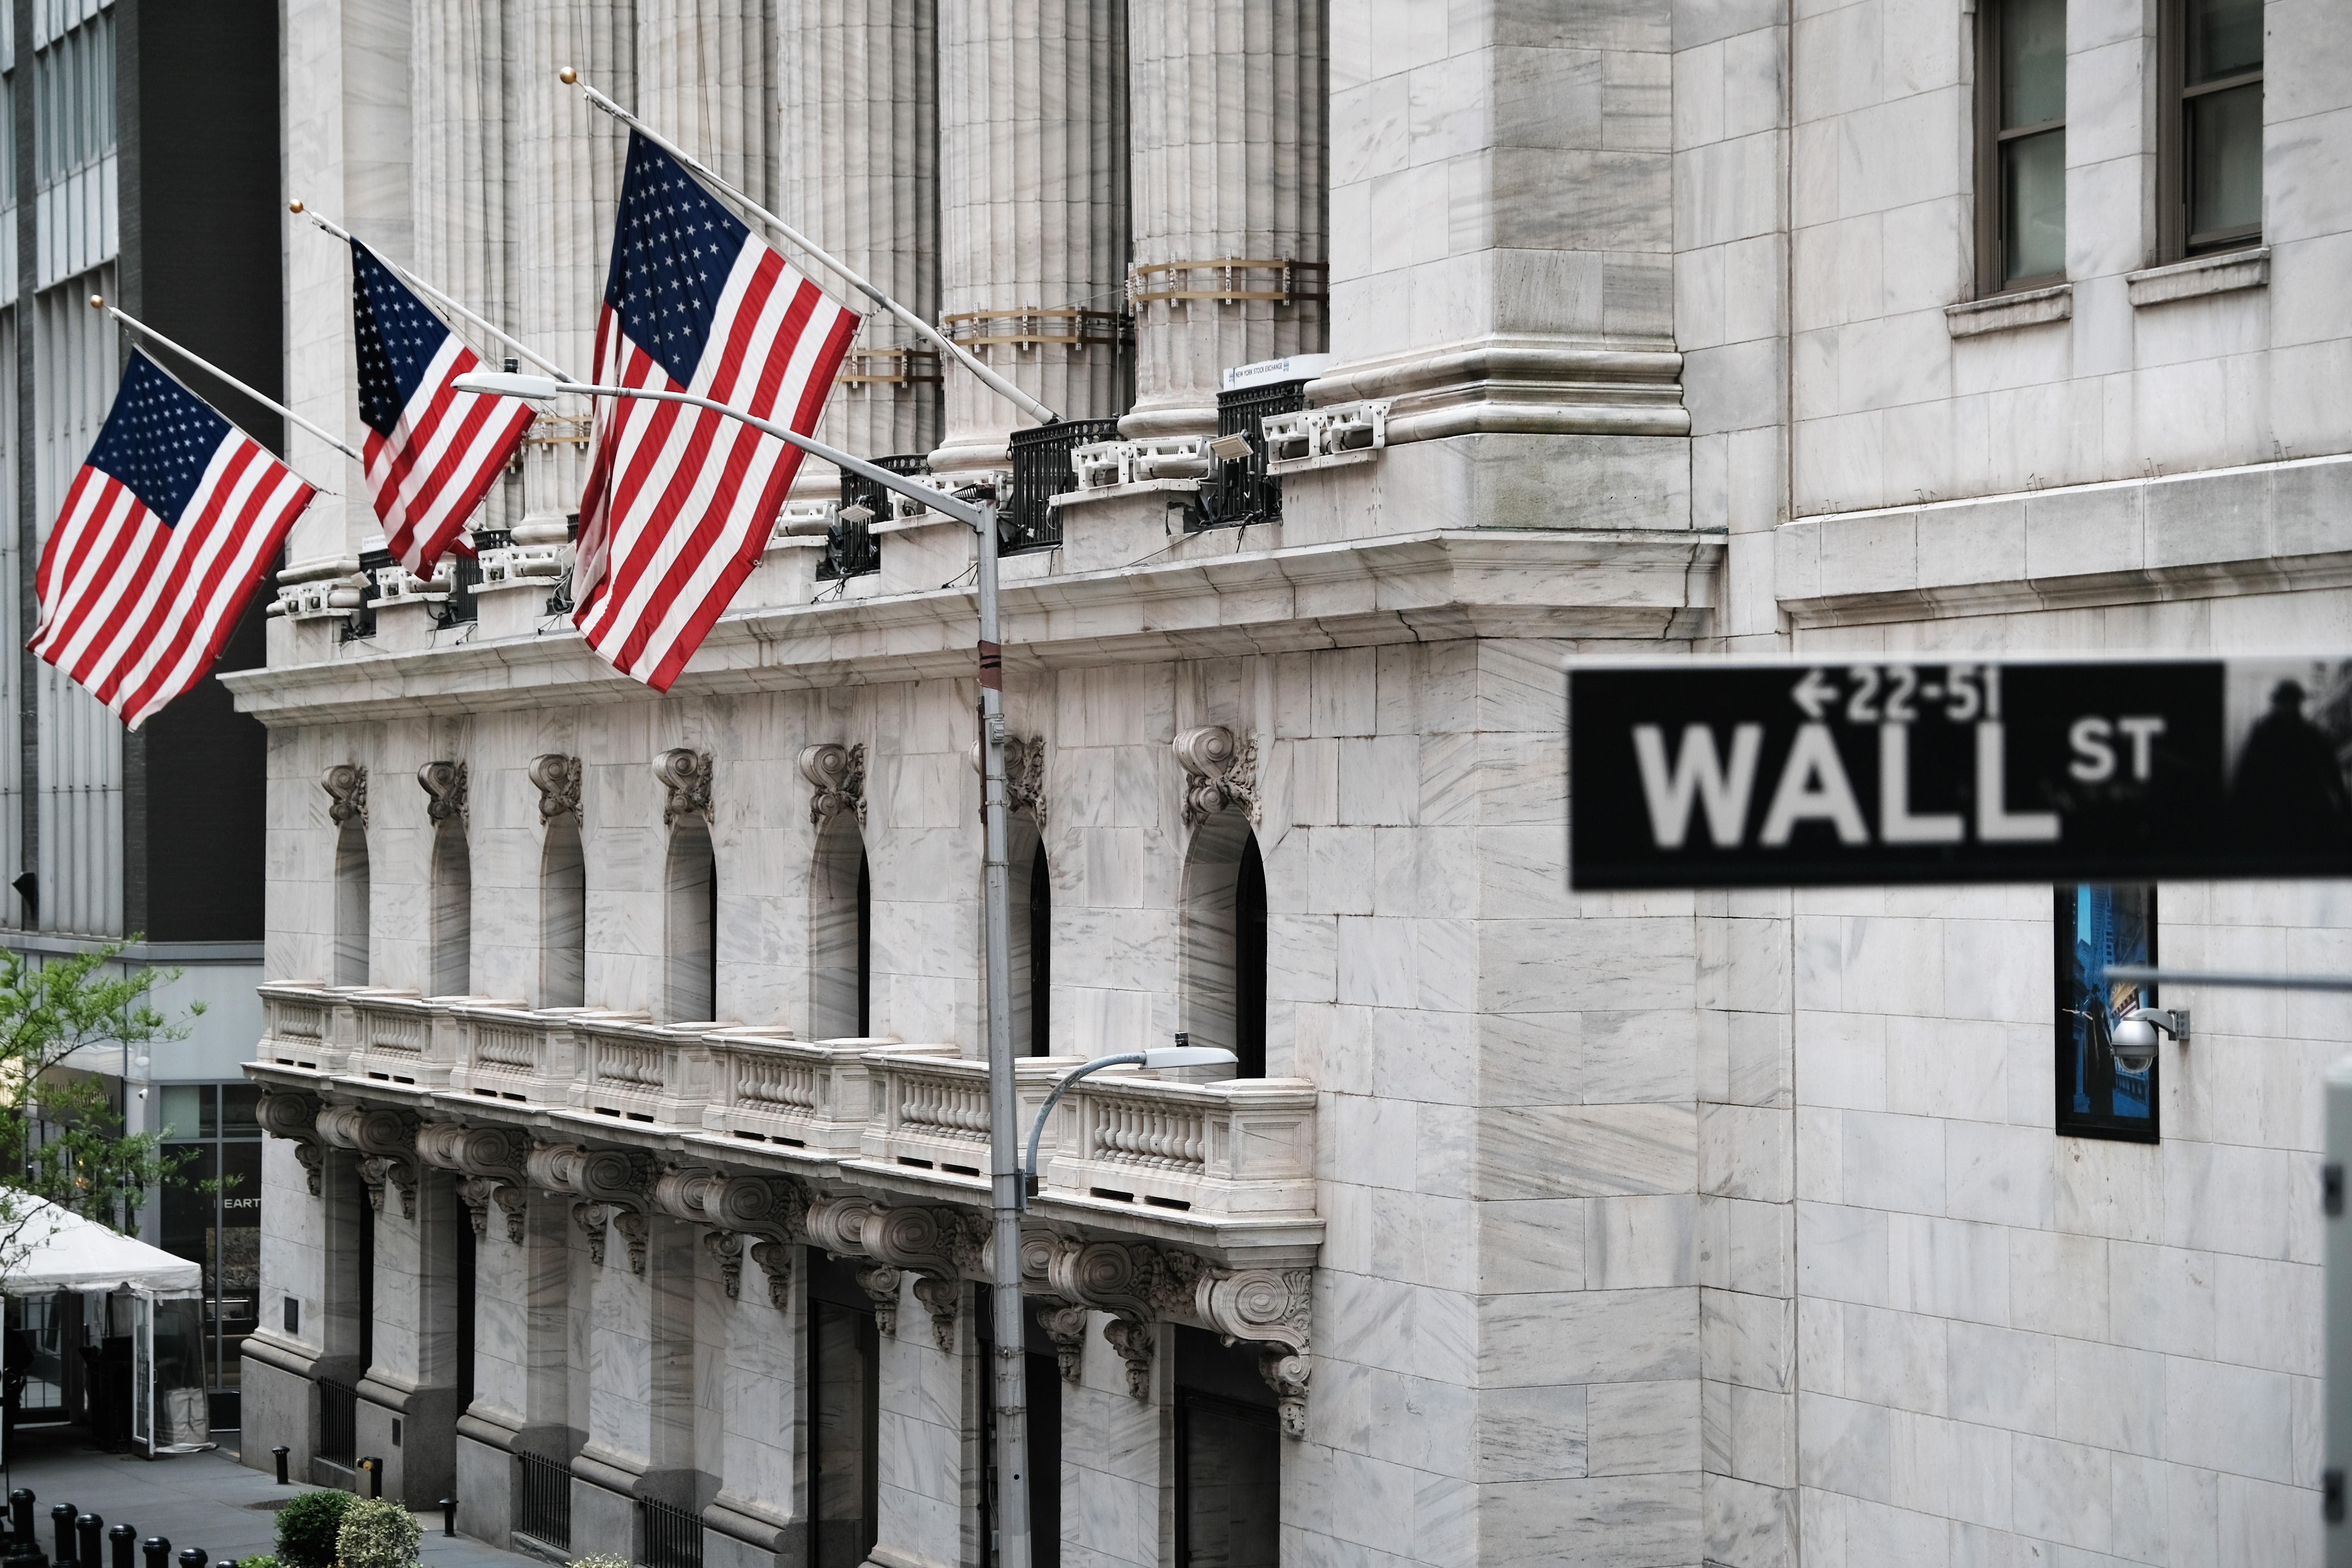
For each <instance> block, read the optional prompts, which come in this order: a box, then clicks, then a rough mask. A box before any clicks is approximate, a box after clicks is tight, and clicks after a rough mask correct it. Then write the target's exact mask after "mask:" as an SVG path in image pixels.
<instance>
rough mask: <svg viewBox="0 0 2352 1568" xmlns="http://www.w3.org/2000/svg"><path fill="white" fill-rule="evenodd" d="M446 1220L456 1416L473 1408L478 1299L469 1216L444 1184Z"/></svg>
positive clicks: (450, 1187) (454, 1190)
mask: <svg viewBox="0 0 2352 1568" xmlns="http://www.w3.org/2000/svg"><path fill="white" fill-rule="evenodd" d="M447 1190H448V1194H449V1218H450V1221H451V1223H453V1224H454V1225H456V1226H457V1232H456V1235H457V1248H456V1250H457V1289H456V1291H455V1292H454V1293H453V1294H454V1296H455V1298H456V1299H455V1300H452V1301H451V1302H450V1309H451V1310H450V1316H451V1317H452V1318H453V1319H454V1320H455V1322H454V1324H453V1325H452V1326H453V1327H455V1328H456V1330H457V1333H456V1336H455V1338H456V1340H457V1355H456V1357H455V1358H454V1359H455V1360H456V1362H457V1414H458V1415H464V1414H465V1413H466V1412H467V1411H468V1410H470V1409H472V1408H473V1405H474V1393H475V1389H474V1310H475V1302H476V1301H477V1300H478V1284H477V1279H478V1275H477V1273H476V1265H477V1264H478V1261H479V1260H478V1258H476V1256H475V1253H474V1247H475V1237H474V1221H473V1215H470V1214H469V1213H467V1209H466V1200H465V1199H464V1198H463V1197H461V1196H459V1195H458V1190H457V1183H456V1182H451V1183H449V1184H448V1188H447Z"/></svg>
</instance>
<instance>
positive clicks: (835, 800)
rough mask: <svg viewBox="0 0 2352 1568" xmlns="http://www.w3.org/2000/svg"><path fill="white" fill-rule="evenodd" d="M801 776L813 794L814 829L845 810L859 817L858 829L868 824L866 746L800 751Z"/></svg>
mask: <svg viewBox="0 0 2352 1568" xmlns="http://www.w3.org/2000/svg"><path fill="white" fill-rule="evenodd" d="M801 777H803V778H804V779H806V780H808V782H809V784H810V787H811V789H812V791H813V792H814V793H812V794H811V795H810V796H809V823H810V825H811V826H815V825H816V824H818V823H821V822H823V821H824V819H825V818H826V817H828V816H839V815H840V814H841V813H843V812H845V811H854V812H856V814H857V822H858V826H861V827H862V826H865V823H866V747H865V745H864V743H863V742H861V743H859V744H857V745H855V746H844V745H839V744H834V743H828V744H825V745H822V746H803V747H802V748H801Z"/></svg>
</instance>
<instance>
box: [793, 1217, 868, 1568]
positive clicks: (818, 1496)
mask: <svg viewBox="0 0 2352 1568" xmlns="http://www.w3.org/2000/svg"><path fill="white" fill-rule="evenodd" d="M802 1257H803V1258H804V1259H805V1260H806V1268H807V1271H808V1292H809V1301H808V1322H809V1380H808V1390H809V1395H808V1397H809V1415H808V1421H809V1436H810V1441H809V1460H810V1468H809V1537H810V1541H809V1562H810V1563H811V1564H812V1565H813V1568H858V1565H859V1564H860V1563H864V1562H865V1561H866V1553H867V1552H872V1551H873V1550H874V1542H875V1540H876V1538H877V1536H878V1535H879V1534H880V1531H881V1507H880V1502H879V1497H878V1491H877V1477H878V1473H879V1471H878V1462H879V1454H878V1450H877V1435H878V1433H879V1431H880V1426H881V1389H882V1377H881V1371H882V1367H881V1357H882V1342H881V1337H880V1334H879V1333H878V1331H877V1329H876V1327H875V1323H874V1313H873V1310H872V1308H871V1307H870V1306H869V1305H866V1304H865V1302H866V1298H865V1296H864V1294H863V1292H861V1291H860V1290H859V1289H858V1288H857V1284H856V1280H855V1279H853V1278H852V1277H851V1276H850V1273H849V1270H848V1269H847V1268H845V1267H844V1266H843V1265H841V1264H838V1263H835V1262H834V1261H833V1260H832V1259H830V1258H822V1257H820V1255H819V1254H817V1253H816V1252H815V1251H814V1249H811V1250H808V1251H805V1252H803V1254H802Z"/></svg>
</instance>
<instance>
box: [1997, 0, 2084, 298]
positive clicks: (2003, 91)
mask: <svg viewBox="0 0 2352 1568" xmlns="http://www.w3.org/2000/svg"><path fill="white" fill-rule="evenodd" d="M1981 16H1982V17H1983V20H1982V22H1981V23H1980V33H1979V55H1978V83H1977V90H1978V95H1979V96H1978V125H1977V134H1978V142H1979V152H1978V163H1977V204H1978V209H1979V210H1978V230H1979V233H1978V268H1979V278H1980V279H1981V280H1982V281H1981V283H1980V285H1979V292H1983V293H1993V292H1998V291H1999V290H2000V289H2007V288H2015V287H2020V286H2032V285H2036V284H2042V283H2052V282H2056V281H2058V280H2060V279H2063V278H2064V277H2065V275H2066V5H2065V0H1986V5H1985V6H1984V9H1983V11H1982V13H1981Z"/></svg>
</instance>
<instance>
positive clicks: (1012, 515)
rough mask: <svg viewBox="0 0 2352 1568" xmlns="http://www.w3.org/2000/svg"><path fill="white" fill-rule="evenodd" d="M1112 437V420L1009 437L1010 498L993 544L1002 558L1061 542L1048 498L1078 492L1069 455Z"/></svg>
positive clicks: (1018, 432)
mask: <svg viewBox="0 0 2352 1568" xmlns="http://www.w3.org/2000/svg"><path fill="white" fill-rule="evenodd" d="M1116 439H1118V420H1116V419H1065V420H1063V421H1061V422H1060V423H1059V424H1055V425H1040V426H1034V427H1033V428H1031V429H1027V430H1015V431H1014V432H1013V440H1012V451H1013V494H1012V496H1011V498H1010V499H1009V500H1007V501H1006V503H1005V504H1004V506H1003V507H1002V508H1000V509H999V510H998V512H997V522H996V526H997V538H998V540H999V541H1000V542H1002V544H1003V548H1004V550H1005V551H1006V552H1015V551H1022V550H1050V549H1052V548H1053V547H1054V546H1055V545H1057V544H1059V543H1061V542H1062V519H1061V515H1060V513H1058V512H1056V511H1055V510H1054V504H1053V503H1054V498H1055V496H1058V495H1066V494H1067V493H1068V492H1069V491H1071V490H1074V489H1077V488H1078V475H1077V470H1076V468H1075V467H1073V466H1072V464H1071V461H1070V454H1071V453H1072V452H1073V451H1075V450H1076V449H1077V448H1078V447H1087V446H1091V445H1093V444H1094V443H1096V442H1097V441H1111V440H1116Z"/></svg>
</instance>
